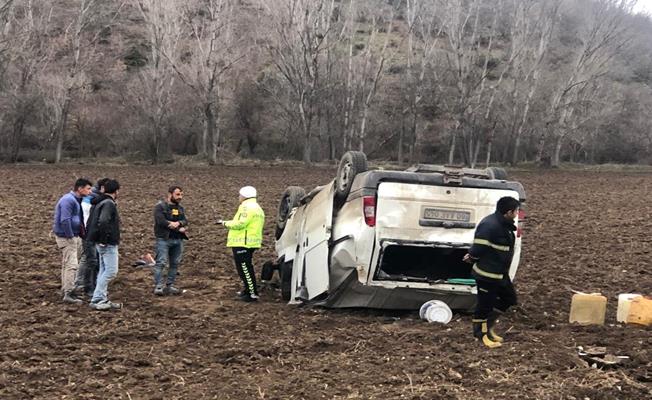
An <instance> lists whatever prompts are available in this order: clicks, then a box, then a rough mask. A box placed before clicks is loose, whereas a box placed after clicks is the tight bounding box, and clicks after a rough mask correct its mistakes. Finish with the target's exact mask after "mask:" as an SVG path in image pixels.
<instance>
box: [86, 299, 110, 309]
mask: <svg viewBox="0 0 652 400" xmlns="http://www.w3.org/2000/svg"><path fill="white" fill-rule="evenodd" d="M89 307H90V308H92V309H93V310H96V311H108V310H110V309H111V304H109V302H108V301H101V302H97V303H91V304H89Z"/></svg>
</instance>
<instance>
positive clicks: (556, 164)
mask: <svg viewBox="0 0 652 400" xmlns="http://www.w3.org/2000/svg"><path fill="white" fill-rule="evenodd" d="M563 141H564V137H563V136H562V135H559V136H557V139H556V141H555V152H554V154H553V156H552V166H553V167H559V161H560V156H561V146H562V144H563Z"/></svg>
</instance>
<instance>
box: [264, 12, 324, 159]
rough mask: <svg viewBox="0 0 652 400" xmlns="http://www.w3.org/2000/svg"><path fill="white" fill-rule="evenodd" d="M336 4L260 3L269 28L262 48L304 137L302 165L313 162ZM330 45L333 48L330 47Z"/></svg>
mask: <svg viewBox="0 0 652 400" xmlns="http://www.w3.org/2000/svg"><path fill="white" fill-rule="evenodd" d="M335 3H336V2H335V0H278V1H275V2H274V7H272V6H271V5H270V2H268V1H261V5H262V7H263V8H264V9H265V10H266V11H267V14H268V15H269V18H270V19H271V24H272V34H271V36H270V37H269V38H268V40H266V41H265V43H264V47H265V48H266V50H267V52H268V53H269V55H270V57H271V62H272V63H273V64H274V66H275V67H276V69H277V70H278V72H279V73H280V74H281V76H282V78H283V80H284V81H285V83H286V84H287V85H288V88H289V92H290V93H291V102H292V107H291V109H292V110H293V112H294V113H295V114H296V115H297V120H298V121H299V124H300V130H301V132H302V136H303V161H304V162H305V163H310V162H311V160H312V139H313V128H314V126H313V125H314V122H315V117H316V116H317V108H318V106H319V103H320V96H322V95H323V93H321V92H320V88H321V85H322V84H323V82H322V74H323V70H324V64H325V63H324V61H323V57H324V54H325V51H326V45H327V43H328V42H327V40H326V38H327V37H329V36H330V35H333V29H332V28H333V25H332V23H333V18H332V16H333V12H334V10H335ZM331 45H332V44H331Z"/></svg>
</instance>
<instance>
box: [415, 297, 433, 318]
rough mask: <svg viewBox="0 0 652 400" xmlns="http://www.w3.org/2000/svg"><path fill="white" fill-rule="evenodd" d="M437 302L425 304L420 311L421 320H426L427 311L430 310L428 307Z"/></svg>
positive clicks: (430, 301)
mask: <svg viewBox="0 0 652 400" xmlns="http://www.w3.org/2000/svg"><path fill="white" fill-rule="evenodd" d="M436 301H437V300H429V301H426V302H425V303H423V305H422V306H421V308H420V309H419V318H421V319H426V311H427V310H428V307H430V306H431V305H433V304H434V303H435V302H436Z"/></svg>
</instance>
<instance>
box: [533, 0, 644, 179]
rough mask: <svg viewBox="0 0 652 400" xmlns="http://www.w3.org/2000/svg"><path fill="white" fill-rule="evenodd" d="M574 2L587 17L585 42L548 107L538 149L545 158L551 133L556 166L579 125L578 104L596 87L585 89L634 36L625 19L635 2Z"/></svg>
mask: <svg viewBox="0 0 652 400" xmlns="http://www.w3.org/2000/svg"><path fill="white" fill-rule="evenodd" d="M574 5H575V6H576V11H577V14H576V17H578V18H580V17H586V21H585V22H584V23H583V24H581V25H580V29H579V32H578V34H579V35H578V36H579V38H580V40H581V41H582V45H581V46H580V47H579V48H578V49H577V52H576V55H575V59H574V61H573V62H572V64H571V65H570V66H569V68H568V70H567V71H566V77H565V78H564V79H563V80H562V82H563V84H562V85H560V86H559V87H558V88H557V89H556V90H555V92H554V93H553V96H552V101H551V102H550V106H549V110H548V114H549V115H550V116H551V119H550V120H548V121H547V127H548V129H546V130H543V131H542V134H541V136H540V139H539V145H538V151H537V161H541V159H542V157H543V153H544V149H545V144H546V139H547V135H548V134H550V135H551V136H552V138H553V141H554V143H553V145H554V148H553V154H552V165H553V166H557V165H559V162H560V154H561V149H562V145H563V141H564V139H565V138H566V136H567V135H568V134H569V133H570V132H572V127H573V125H575V126H577V124H576V123H574V122H573V121H572V119H573V116H574V114H575V112H576V111H577V109H576V107H577V105H578V104H580V103H582V102H584V101H587V100H588V97H591V96H593V95H594V94H595V91H591V90H585V89H586V88H587V87H589V85H591V84H592V83H593V81H595V80H598V79H601V78H603V77H604V76H605V75H606V73H607V72H608V67H609V63H610V61H611V60H612V59H613V58H614V57H615V56H616V55H617V54H618V53H617V51H618V50H619V49H621V48H622V46H624V45H625V44H626V43H627V41H628V40H629V39H630V37H629V35H628V34H627V32H628V26H627V25H626V24H625V21H626V17H627V16H628V15H629V12H630V11H631V6H632V2H630V1H623V0H596V1H594V2H590V3H587V2H584V1H581V0H578V1H576V2H574ZM587 9H588V12H587Z"/></svg>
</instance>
